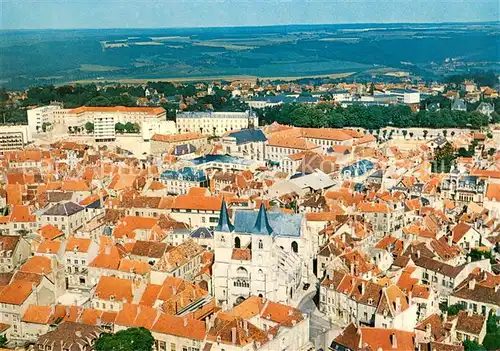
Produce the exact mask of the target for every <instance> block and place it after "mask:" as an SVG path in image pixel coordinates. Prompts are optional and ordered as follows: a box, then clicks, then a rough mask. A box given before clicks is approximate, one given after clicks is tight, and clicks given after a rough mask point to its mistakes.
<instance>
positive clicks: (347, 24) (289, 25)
mask: <svg viewBox="0 0 500 351" xmlns="http://www.w3.org/2000/svg"><path fill="white" fill-rule="evenodd" d="M490 23H491V24H495V23H497V24H500V19H499V20H489V21H443V22H348V23H289V24H265V25H256V24H249V25H220V26H186V27H179V26H175V27H67V28H0V31H5V32H7V31H35V30H38V31H50V30H52V31H59V30H61V31H63V30H117V29H120V30H123V29H127V30H146V29H204V28H206V29H209V28H249V27H250V28H262V27H292V26H350V25H384V24H386V25H430V24H437V25H445V24H490Z"/></svg>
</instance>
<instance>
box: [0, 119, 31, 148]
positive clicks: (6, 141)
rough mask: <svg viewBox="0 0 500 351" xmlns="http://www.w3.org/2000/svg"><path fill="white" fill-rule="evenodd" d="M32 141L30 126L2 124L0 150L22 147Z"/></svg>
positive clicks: (0, 127)
mask: <svg viewBox="0 0 500 351" xmlns="http://www.w3.org/2000/svg"><path fill="white" fill-rule="evenodd" d="M31 141H33V138H32V136H31V129H30V126H26V125H17V126H0V152H4V151H13V150H19V149H22V148H23V147H24V146H25V145H26V144H28V143H30V142H31Z"/></svg>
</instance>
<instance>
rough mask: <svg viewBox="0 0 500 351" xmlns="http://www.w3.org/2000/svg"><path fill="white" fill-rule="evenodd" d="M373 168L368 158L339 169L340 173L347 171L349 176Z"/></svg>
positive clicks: (358, 174)
mask: <svg viewBox="0 0 500 351" xmlns="http://www.w3.org/2000/svg"><path fill="white" fill-rule="evenodd" d="M373 168H374V166H373V162H372V161H370V160H361V161H358V162H356V163H353V164H352V165H350V166H347V167H344V168H342V170H341V171H340V172H341V174H342V175H346V174H347V173H349V174H350V175H351V177H359V176H362V175H363V174H365V173H366V172H368V171H371V170H372V169H373Z"/></svg>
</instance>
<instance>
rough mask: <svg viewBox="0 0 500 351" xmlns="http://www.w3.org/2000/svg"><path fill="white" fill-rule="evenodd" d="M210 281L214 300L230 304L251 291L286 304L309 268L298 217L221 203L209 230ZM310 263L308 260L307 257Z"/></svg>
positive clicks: (300, 219)
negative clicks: (212, 253) (211, 251)
mask: <svg viewBox="0 0 500 351" xmlns="http://www.w3.org/2000/svg"><path fill="white" fill-rule="evenodd" d="M214 234H215V240H214V241H215V242H214V247H215V263H214V271H213V283H214V291H215V298H216V303H217V304H218V305H220V306H233V305H237V304H239V303H241V302H242V301H244V300H245V299H247V298H248V297H249V296H251V295H255V296H259V297H265V298H267V299H271V300H273V301H278V302H280V303H285V304H289V303H290V302H291V300H292V299H293V298H294V296H295V294H296V293H297V291H298V290H299V289H300V290H301V289H302V283H303V282H304V281H305V280H306V279H307V275H308V273H309V271H311V270H312V266H310V265H309V264H308V262H309V261H310V249H309V247H308V244H307V240H306V239H305V226H304V220H303V216H302V215H300V214H284V213H281V212H269V213H267V212H266V210H265V208H264V206H261V207H260V210H259V211H258V212H257V211H253V210H236V211H235V213H234V225H233V224H232V223H231V220H230V218H229V214H228V211H227V208H226V204H225V202H223V203H222V209H221V212H220V216H219V222H218V224H217V227H216V228H215V233H214ZM311 261H312V260H311Z"/></svg>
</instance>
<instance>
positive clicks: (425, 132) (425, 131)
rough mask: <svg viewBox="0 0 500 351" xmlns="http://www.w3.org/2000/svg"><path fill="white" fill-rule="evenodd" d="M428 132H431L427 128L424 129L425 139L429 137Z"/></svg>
mask: <svg viewBox="0 0 500 351" xmlns="http://www.w3.org/2000/svg"><path fill="white" fill-rule="evenodd" d="M427 134H429V131H428V130H427V129H424V139H427Z"/></svg>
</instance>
